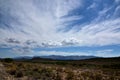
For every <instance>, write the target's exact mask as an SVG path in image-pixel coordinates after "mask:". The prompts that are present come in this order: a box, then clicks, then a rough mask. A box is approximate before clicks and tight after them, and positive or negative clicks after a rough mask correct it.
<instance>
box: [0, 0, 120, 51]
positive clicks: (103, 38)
mask: <svg viewBox="0 0 120 80" xmlns="http://www.w3.org/2000/svg"><path fill="white" fill-rule="evenodd" d="M115 1H116V2H117V3H114V5H112V6H110V7H103V8H102V9H100V10H99V11H98V13H97V14H96V15H97V17H96V18H95V19H93V20H91V21H90V22H89V23H88V22H85V21H84V20H85V19H84V18H85V16H84V15H82V14H79V15H78V14H77V13H75V11H76V10H77V11H78V12H80V11H79V10H80V9H81V8H83V9H84V4H83V2H84V1H83V0H52V1H50V0H22V1H19V0H0V47H2V46H3V45H6V47H12V48H13V47H21V48H24V47H29V49H33V48H38V47H63V46H104V45H113V44H120V15H119V12H120V11H119V9H120V7H119V5H118V2H119V0H115ZM97 4H99V3H95V2H94V1H93V2H92V4H91V5H90V6H89V7H87V8H89V9H90V8H95V9H96V5H97ZM115 5H117V6H115ZM85 9H86V8H85ZM85 9H84V10H85ZM112 9H114V11H115V12H113V13H112V12H111V14H109V12H110V11H111V10H112ZM86 14H89V13H86ZM80 20H83V21H84V22H83V23H81V24H80V23H79V21H80ZM74 22H77V23H78V24H77V25H74ZM70 24H71V25H72V28H70V26H69V25H70ZM66 28H69V30H68V31H64V30H65V29H66ZM4 47H5V46H4ZM13 50H15V51H16V52H17V51H18V52H19V51H21V52H24V50H23V51H22V50H21V49H18V48H17V49H16V48H13ZM27 50H28V49H26V50H25V51H26V52H27ZM28 51H29V50H28Z"/></svg>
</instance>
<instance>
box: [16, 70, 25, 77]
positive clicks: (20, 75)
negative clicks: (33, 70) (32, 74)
mask: <svg viewBox="0 0 120 80" xmlns="http://www.w3.org/2000/svg"><path fill="white" fill-rule="evenodd" d="M15 77H23V72H21V71H19V72H17V73H16V75H15Z"/></svg>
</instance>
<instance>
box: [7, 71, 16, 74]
mask: <svg viewBox="0 0 120 80" xmlns="http://www.w3.org/2000/svg"><path fill="white" fill-rule="evenodd" d="M8 73H9V74H10V75H15V74H16V70H10V71H9V72H8Z"/></svg>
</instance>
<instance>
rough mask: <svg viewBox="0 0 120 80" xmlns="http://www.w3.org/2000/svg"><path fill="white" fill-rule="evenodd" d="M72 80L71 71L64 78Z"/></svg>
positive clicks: (73, 77) (72, 74) (73, 76)
mask: <svg viewBox="0 0 120 80" xmlns="http://www.w3.org/2000/svg"><path fill="white" fill-rule="evenodd" d="M74 79H75V75H74V73H73V72H72V71H70V72H68V73H67V76H66V80H74Z"/></svg>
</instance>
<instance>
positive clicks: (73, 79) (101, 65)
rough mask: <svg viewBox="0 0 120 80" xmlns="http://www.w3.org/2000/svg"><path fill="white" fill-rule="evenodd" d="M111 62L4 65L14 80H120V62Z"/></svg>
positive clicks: (29, 62) (28, 62)
mask: <svg viewBox="0 0 120 80" xmlns="http://www.w3.org/2000/svg"><path fill="white" fill-rule="evenodd" d="M110 61H111V62H109V60H104V61H103V60H101V59H99V60H97V59H95V60H94V59H93V60H81V61H54V60H51V61H50V60H49V61H48V60H44V61H43V60H42V61H41V60H38V61H34V60H32V61H11V62H9V60H7V61H6V60H4V61H2V64H3V65H4V67H5V71H6V72H7V73H8V74H9V75H10V76H12V77H13V78H14V80H17V79H20V80H120V67H119V66H120V62H119V60H113V61H112V60H110ZM6 80H8V79H6ZM11 80H12V79H11Z"/></svg>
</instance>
